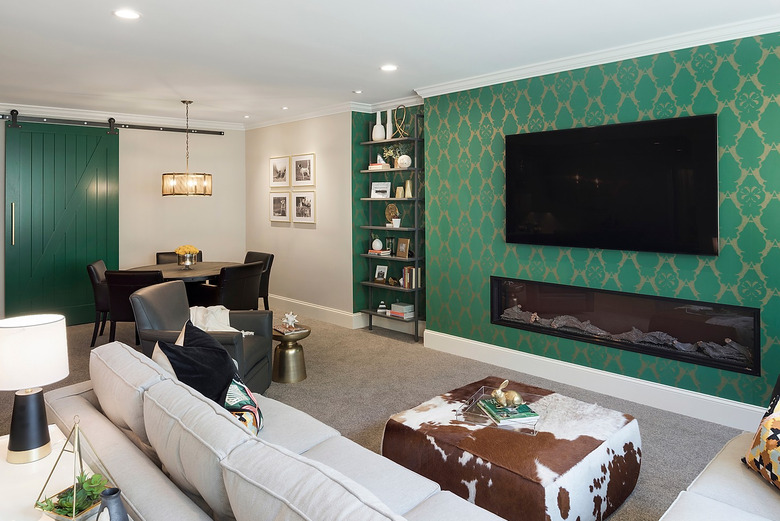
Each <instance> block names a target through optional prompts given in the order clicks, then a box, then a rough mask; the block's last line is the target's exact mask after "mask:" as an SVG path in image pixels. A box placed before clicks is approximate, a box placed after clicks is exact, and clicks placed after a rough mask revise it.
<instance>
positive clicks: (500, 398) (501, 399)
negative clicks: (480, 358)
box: [490, 380, 525, 408]
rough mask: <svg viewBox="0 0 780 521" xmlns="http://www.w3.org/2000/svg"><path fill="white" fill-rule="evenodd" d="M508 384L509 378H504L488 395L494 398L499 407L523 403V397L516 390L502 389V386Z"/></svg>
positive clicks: (515, 405)
mask: <svg viewBox="0 0 780 521" xmlns="http://www.w3.org/2000/svg"><path fill="white" fill-rule="evenodd" d="M507 385H509V380H504V381H503V382H501V385H499V386H498V389H495V390H494V391H493V392H492V393H490V396H492V397H493V398H495V400H496V403H498V405H500V406H501V407H510V408H512V407H517V406H518V405H522V404H524V403H525V400H523V397H522V396H520V393H518V392H517V391H504V388H505V387H506V386H507Z"/></svg>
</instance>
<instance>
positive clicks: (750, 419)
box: [424, 329, 765, 431]
mask: <svg viewBox="0 0 780 521" xmlns="http://www.w3.org/2000/svg"><path fill="white" fill-rule="evenodd" d="M424 344H425V347H429V348H431V349H435V350H437V351H444V352H446V353H451V354H454V355H458V356H462V357H464V358H470V359H472V360H478V361H480V362H485V363H488V364H493V365H498V366H501V367H506V368H507V369H512V370H514V371H520V372H523V373H527V374H530V375H534V376H538V377H541V378H547V379H548V380H554V381H557V382H563V383H566V384H569V385H574V386H576V387H582V388H583V389H588V390H590V391H594V392H598V393H602V394H608V395H611V396H619V397H620V398H624V399H626V400H631V401H633V402H637V403H641V404H643V405H648V406H650V407H656V408H658V409H663V410H667V411H672V412H675V413H678V414H684V415H686V416H691V417H693V418H698V419H701V420H706V421H710V422H714V423H718V424H721V425H725V426H727V427H733V428H736V429H741V430H745V431H755V430H756V429H757V428H758V424H759V421H760V420H761V417H762V416H763V414H764V411H765V408H763V407H757V406H755V405H749V404H745V403H741V402H736V401H734V400H727V399H725V398H718V397H715V396H710V395H707V394H702V393H697V392H694V391H689V390H686V389H678V388H676V387H671V386H668V385H663V384H658V383H653V382H647V381H645V380H640V379H638V378H632V377H628V376H622V375H618V374H614V373H610V372H607V371H601V370H598V369H592V368H589V367H584V366H581V365H577V364H573V363H571V362H562V361H560V360H553V359H551V358H547V357H543V356H539V355H533V354H529V353H525V352H522V351H516V350H514V349H508V348H505V347H499V346H495V345H491V344H485V343H482V342H476V341H473V340H468V339H465V338H461V337H456V336H452V335H448V334H446V333H440V332H437V331H431V330H430V329H428V330H426V331H425V341H424Z"/></svg>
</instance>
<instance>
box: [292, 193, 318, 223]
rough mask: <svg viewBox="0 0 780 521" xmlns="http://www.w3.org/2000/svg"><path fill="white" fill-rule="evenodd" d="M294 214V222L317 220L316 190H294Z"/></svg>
mask: <svg viewBox="0 0 780 521" xmlns="http://www.w3.org/2000/svg"><path fill="white" fill-rule="evenodd" d="M292 198H293V210H292V212H293V214H292V220H293V222H294V223H313V222H315V219H314V218H315V212H316V208H315V203H314V192H293V193H292Z"/></svg>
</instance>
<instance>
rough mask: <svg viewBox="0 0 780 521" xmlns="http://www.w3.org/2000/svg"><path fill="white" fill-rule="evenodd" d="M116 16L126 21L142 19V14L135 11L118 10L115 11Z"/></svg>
mask: <svg viewBox="0 0 780 521" xmlns="http://www.w3.org/2000/svg"><path fill="white" fill-rule="evenodd" d="M114 16H117V17H119V18H122V19H124V20H138V19H139V18H141V13H139V12H138V11H133V10H132V9H117V10H116V11H114Z"/></svg>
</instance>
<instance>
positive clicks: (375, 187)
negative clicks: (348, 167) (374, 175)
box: [371, 181, 393, 199]
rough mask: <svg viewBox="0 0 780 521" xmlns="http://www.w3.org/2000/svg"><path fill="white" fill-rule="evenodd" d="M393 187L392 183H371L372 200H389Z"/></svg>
mask: <svg viewBox="0 0 780 521" xmlns="http://www.w3.org/2000/svg"><path fill="white" fill-rule="evenodd" d="M392 185H393V184H392V183H391V182H390V181H374V182H373V183H371V199H389V198H390V190H392Z"/></svg>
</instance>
